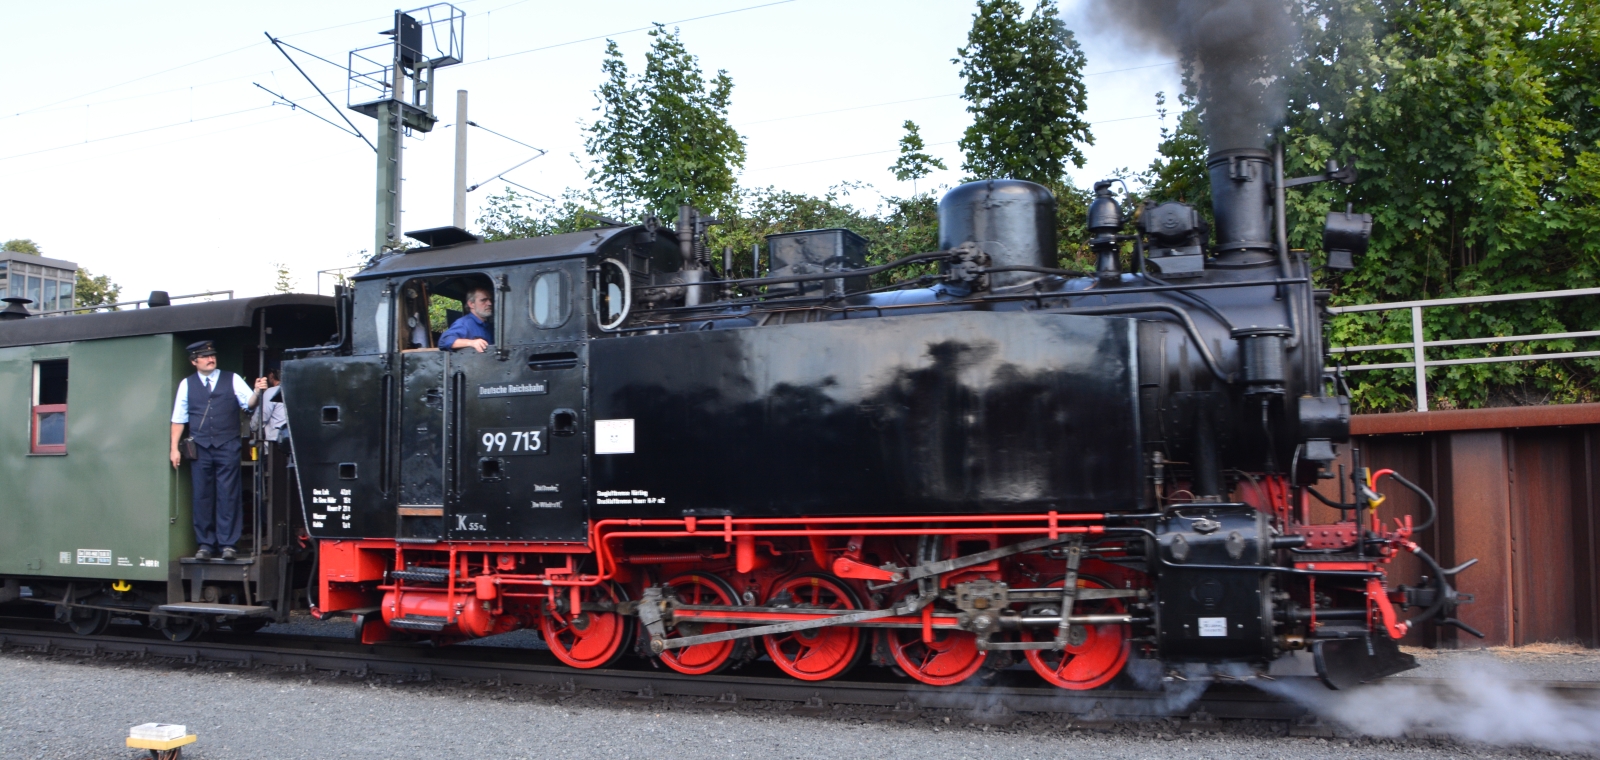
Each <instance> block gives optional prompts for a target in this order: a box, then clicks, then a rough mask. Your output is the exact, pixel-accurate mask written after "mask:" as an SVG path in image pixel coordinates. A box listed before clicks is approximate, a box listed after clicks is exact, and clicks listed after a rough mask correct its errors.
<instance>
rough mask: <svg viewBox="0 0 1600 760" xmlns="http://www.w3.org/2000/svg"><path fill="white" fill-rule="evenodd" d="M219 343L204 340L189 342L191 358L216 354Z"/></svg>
mask: <svg viewBox="0 0 1600 760" xmlns="http://www.w3.org/2000/svg"><path fill="white" fill-rule="evenodd" d="M216 355H217V344H216V342H215V341H209V340H202V341H196V342H194V343H190V344H189V358H190V359H198V358H200V357H202V356H216Z"/></svg>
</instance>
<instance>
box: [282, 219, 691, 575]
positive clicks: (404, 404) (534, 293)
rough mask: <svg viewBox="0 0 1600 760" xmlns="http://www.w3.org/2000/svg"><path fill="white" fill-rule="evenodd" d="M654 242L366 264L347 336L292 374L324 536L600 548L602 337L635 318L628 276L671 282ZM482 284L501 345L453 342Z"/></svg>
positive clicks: (482, 249)
mask: <svg viewBox="0 0 1600 760" xmlns="http://www.w3.org/2000/svg"><path fill="white" fill-rule="evenodd" d="M654 237H655V236H653V235H652V234H651V233H650V232H649V231H647V230H644V229H643V228H607V229H601V230H593V231H588V232H580V233H572V234H569V235H560V236H555V237H550V238H538V239H531V240H516V241H509V242H504V243H480V242H476V241H472V242H467V243H461V244H457V245H453V246H448V247H435V248H425V249H421V250H419V251H412V252H408V253H405V254H400V255H391V256H390V257H389V258H386V259H383V260H380V261H378V262H377V263H375V264H374V265H373V266H371V267H369V268H368V269H367V270H366V271H364V272H362V273H361V274H359V275H357V276H356V277H355V278H354V280H355V281H354V285H353V288H352V290H353V299H352V301H353V302H352V304H351V307H350V310H349V311H350V314H351V328H350V339H349V341H348V342H347V345H346V346H342V347H337V348H336V349H334V350H325V351H322V352H315V351H314V352H310V355H308V356H307V358H305V359H302V360H300V361H296V362H291V363H290V364H288V365H287V366H286V367H285V383H286V385H288V386H289V387H290V388H291V393H292V394H293V395H294V397H295V400H296V401H297V402H299V403H297V404H296V405H295V406H294V408H293V409H292V410H291V422H290V424H291V427H292V429H293V430H295V431H296V433H297V434H298V435H300V436H301V438H300V439H297V441H301V447H302V452H303V457H304V464H303V465H302V466H303V472H302V476H301V477H302V486H303V487H304V488H306V489H308V495H309V497H310V502H309V507H308V509H310V514H308V515H307V519H308V524H309V525H310V526H311V531H312V535H313V536H317V537H319V538H352V539H353V538H377V537H382V538H392V539H394V540H398V541H402V542H416V543H428V542H437V541H468V542H481V541H491V542H496V541H536V542H582V541H584V540H585V538H586V509H587V497H586V490H587V472H586V462H587V452H586V450H587V447H588V446H589V435H590V432H591V431H590V426H589V425H588V424H587V422H586V419H585V413H584V410H585V408H586V406H587V396H586V394H587V374H588V371H589V368H588V365H589V347H588V340H589V338H590V337H591V336H594V335H600V334H603V333H604V332H605V330H606V326H607V324H608V323H615V322H618V321H619V320H620V319H621V318H622V317H624V316H625V313H626V310H627V309H628V308H629V306H630V303H629V302H630V301H631V298H630V295H631V294H630V293H629V288H628V286H629V285H630V284H633V283H643V284H648V283H650V282H652V281H654V280H655V279H664V278H666V277H670V276H671V275H672V271H670V270H671V266H670V265H671V264H672V263H675V261H676V256H675V251H674V249H673V248H672V246H671V244H670V243H669V242H666V241H665V240H661V241H659V242H660V245H659V246H658V245H655V244H656V243H657V242H658V241H656V240H655V239H654ZM662 246H665V247H664V248H663V247H662ZM478 290H487V291H489V292H490V293H491V294H492V299H493V315H492V316H491V317H490V318H489V319H488V320H485V325H484V327H485V328H486V329H487V330H488V332H489V333H490V334H492V335H493V340H492V341H491V342H490V343H489V345H488V347H487V349H486V350H484V351H481V352H480V351H478V350H476V349H475V348H473V347H464V348H461V349H454V350H453V349H452V348H451V347H449V346H443V345H440V343H439V339H440V337H441V335H442V333H443V332H445V331H446V330H447V329H448V327H449V326H450V325H451V324H452V323H454V322H455V321H456V320H457V319H460V318H462V317H463V315H464V311H465V307H464V304H465V303H466V300H467V298H468V296H469V294H471V293H472V292H474V291H478ZM318 353H321V354H323V355H316V354H318ZM339 354H343V355H339ZM374 505H382V506H381V507H377V506H374ZM318 507H326V508H327V509H325V510H319V509H318Z"/></svg>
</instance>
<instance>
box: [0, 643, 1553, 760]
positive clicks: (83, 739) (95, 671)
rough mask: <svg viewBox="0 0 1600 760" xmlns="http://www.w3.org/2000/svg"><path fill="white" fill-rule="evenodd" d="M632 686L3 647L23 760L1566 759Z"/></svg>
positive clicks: (1272, 732) (1, 705) (14, 743)
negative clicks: (142, 742)
mask: <svg viewBox="0 0 1600 760" xmlns="http://www.w3.org/2000/svg"><path fill="white" fill-rule="evenodd" d="M627 697H628V695H625V694H621V693H616V692H582V693H580V694H578V695H576V696H560V695H557V694H554V693H545V692H541V691H539V690H537V689H534V688H532V687H522V686H504V687H502V686H495V685H488V684H472V683H462V682H420V683H419V682H400V681H396V680H393V679H382V678H366V679H358V678H355V677H352V676H348V675H345V676H338V675H334V674H330V673H324V672H296V671H292V670H281V669H271V668H261V669H255V670H241V669H237V668H229V667H224V666H186V665H181V664H176V663H170V662H164V661H133V660H118V659H115V658H111V657H98V658H85V657H74V656H64V655H53V656H52V655H41V654H29V653H24V652H17V651H12V652H6V653H4V654H0V752H4V754H5V756H7V757H16V758H128V759H129V760H132V758H136V757H142V756H143V755H142V753H140V752H138V751H135V750H130V749H127V748H126V747H124V746H123V739H124V737H126V736H127V731H128V728H129V727H130V726H133V725H135V724H139V723H146V722H150V721H159V722H168V723H182V724H184V725H186V726H188V727H189V729H190V731H191V732H194V733H197V734H198V735H199V737H200V741H199V742H198V743H197V744H196V745H194V746H191V747H189V748H187V749H186V750H185V753H184V755H185V757H189V758H197V759H198V758H257V757H259V758H374V760H376V759H378V758H382V759H383V760H392V759H394V758H413V757H470V758H474V759H475V760H477V759H480V758H521V757H530V758H532V757H538V758H589V757H604V758H671V759H672V760H696V759H698V758H725V757H759V758H763V760H771V759H773V758H791V757H792V758H801V757H804V758H839V759H840V760H846V759H849V760H855V759H856V758H887V757H897V758H1006V759H1007V760H1024V759H1028V758H1059V757H1074V758H1146V757H1155V756H1179V755H1181V756H1183V757H1194V758H1213V757H1214V758H1326V757H1330V756H1338V757H1341V758H1342V757H1351V758H1400V757H1406V758H1435V757H1437V758H1444V757H1463V756H1468V757H1506V756H1521V757H1553V756H1557V754H1556V753H1554V752H1551V751H1548V750H1542V749H1535V748H1527V747H1521V748H1518V747H1498V746H1491V745H1485V744H1477V743H1457V742H1454V741H1449V740H1441V739H1404V738H1400V739H1375V738H1366V737H1359V736H1335V737H1333V738H1305V737H1289V736H1284V735H1283V734H1284V733H1285V730H1286V726H1285V725H1284V724H1282V723H1271V722H1251V721H1222V722H1219V723H1217V724H1215V725H1214V726H1210V727H1206V728H1205V730H1191V728H1190V727H1187V726H1186V725H1185V724H1182V723H1180V722H1178V721H1176V720H1155V721H1148V722H1143V723H1127V724H1115V725H1113V726H1110V727H1100V728H1098V729H1097V730H1084V729H1079V728H1073V727H1071V726H1070V721H1069V720H1068V719H1067V718H1066V717H1065V716H1060V715H1029V714H1024V715H1020V716H1018V719H1017V720H1016V722H1015V723H1013V724H1011V725H1009V726H1004V727H997V726H983V725H978V724H976V723H974V722H973V721H972V720H971V719H970V716H969V715H967V714H965V713H962V712H959V711H950V710H922V711H919V712H918V713H917V714H916V715H915V717H912V718H910V719H909V720H889V719H888V717H889V715H890V714H889V713H887V712H886V711H884V710H881V709H873V708H864V707H850V706H835V707H833V708H832V709H831V710H829V711H826V712H824V713H822V714H820V715H798V714H794V713H791V712H789V710H790V709H791V708H793V707H794V705H793V703H787V702H763V701H746V702H743V703H740V704H739V705H737V706H735V707H733V708H731V709H727V710H717V709H715V706H714V703H713V702H712V701H711V700H706V699H692V698H675V697H662V698H659V699H657V700H655V701H652V702H647V703H643V704H635V703H632V702H630V701H629V700H628V699H627Z"/></svg>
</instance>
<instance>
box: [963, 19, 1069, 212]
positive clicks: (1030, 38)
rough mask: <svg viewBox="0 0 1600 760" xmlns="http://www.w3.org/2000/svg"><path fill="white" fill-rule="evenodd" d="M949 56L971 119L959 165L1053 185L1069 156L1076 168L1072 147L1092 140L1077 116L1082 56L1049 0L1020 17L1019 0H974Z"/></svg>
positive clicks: (1062, 177) (978, 174)
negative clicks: (968, 25)
mask: <svg viewBox="0 0 1600 760" xmlns="http://www.w3.org/2000/svg"><path fill="white" fill-rule="evenodd" d="M956 55H957V57H956V58H955V59H953V61H952V62H953V63H958V64H960V65H961V76H962V78H964V79H966V82H967V84H966V88H965V90H964V91H963V93H962V98H964V99H965V100H966V101H967V102H968V106H967V111H968V112H969V113H971V114H972V117H973V121H972V126H970V127H968V128H967V131H966V133H965V134H964V135H963V136H962V138H961V150H962V151H963V152H964V153H965V154H966V160H965V161H964V162H963V163H962V165H961V168H962V169H963V170H964V171H966V172H967V173H968V174H970V175H971V176H973V177H975V178H979V179H984V178H991V177H1008V178H1011V179H1024V180H1028V181H1030V182H1037V183H1039V184H1041V185H1045V186H1046V187H1050V188H1056V187H1059V186H1062V185H1063V184H1065V182H1066V170H1067V163H1068V162H1071V163H1072V165H1073V166H1076V167H1079V168H1082V167H1083V163H1084V156H1083V150H1082V149H1081V148H1079V147H1078V146H1079V145H1080V144H1089V145H1093V144H1094V136H1093V135H1092V134H1091V133H1090V131H1089V123H1088V122H1087V121H1084V118H1083V112H1084V110H1085V108H1087V105H1088V89H1087V88H1086V87H1084V84H1083V66H1084V56H1083V51H1082V50H1081V49H1080V48H1079V47H1078V41H1077V40H1076V39H1075V38H1074V37H1073V34H1072V32H1071V31H1070V30H1068V29H1067V28H1066V27H1065V26H1064V25H1063V24H1062V22H1061V20H1060V19H1059V18H1057V11H1056V5H1055V2H1054V0H1041V2H1040V3H1039V5H1038V7H1036V8H1035V9H1034V10H1033V13H1032V14H1030V15H1029V16H1028V17H1026V18H1024V17H1023V8H1022V3H1021V2H1019V0H979V2H978V10H977V12H976V13H974V14H973V16H972V29H971V31H969V32H968V33H967V44H966V46H965V47H962V48H960V49H958V50H957V51H956Z"/></svg>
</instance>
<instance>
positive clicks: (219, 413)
mask: <svg viewBox="0 0 1600 760" xmlns="http://www.w3.org/2000/svg"><path fill="white" fill-rule="evenodd" d="M188 350H189V363H190V364H193V365H194V368H195V370H196V372H195V373H194V374H192V375H190V376H188V377H187V378H185V379H184V381H183V382H182V383H180V384H179V385H178V395H177V398H176V399H175V400H174V401H173V404H172V451H171V460H172V467H173V469H177V467H178V464H179V463H180V462H182V461H183V457H182V455H181V454H180V453H179V451H178V446H179V445H180V441H179V439H180V438H181V437H182V436H183V428H184V426H185V425H188V426H189V439H188V440H184V441H181V445H183V446H185V447H188V448H189V452H188V453H189V454H190V455H191V456H192V458H193V459H194V462H193V463H192V465H191V466H190V468H189V477H190V479H191V481H192V483H193V485H194V537H195V543H197V544H199V545H200V548H199V550H198V551H196V552H195V553H194V558H195V559H211V553H212V551H213V550H214V549H215V548H216V547H218V546H221V547H222V558H223V559H236V558H237V557H238V556H239V553H238V550H237V549H235V548H234V544H237V543H238V542H239V534H240V532H241V530H242V529H243V527H244V514H243V513H244V508H243V505H242V503H241V502H240V500H239V456H240V452H241V447H240V442H239V422H240V418H239V413H240V412H241V411H244V410H248V409H254V408H255V406H256V404H257V403H258V402H259V401H260V392H259V391H256V392H253V393H252V392H251V390H250V388H249V387H248V386H246V385H245V382H244V380H243V379H241V378H240V377H239V376H238V375H235V374H234V373H232V372H228V371H226V370H218V369H217V347H216V345H215V344H214V343H213V342H212V341H209V340H202V341H200V342H198V343H191V344H189V347H188ZM257 382H258V383H259V382H260V381H257Z"/></svg>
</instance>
